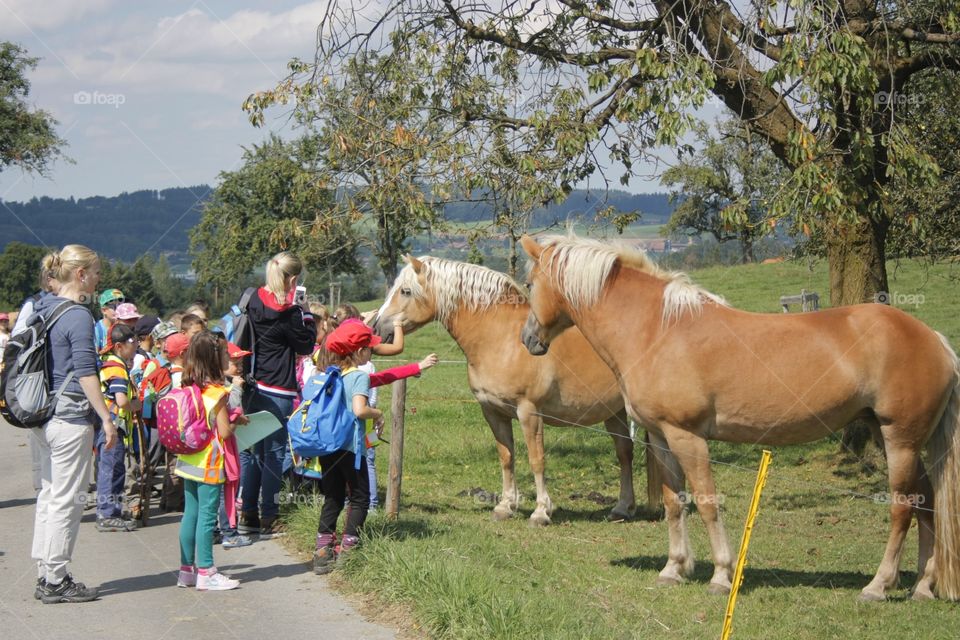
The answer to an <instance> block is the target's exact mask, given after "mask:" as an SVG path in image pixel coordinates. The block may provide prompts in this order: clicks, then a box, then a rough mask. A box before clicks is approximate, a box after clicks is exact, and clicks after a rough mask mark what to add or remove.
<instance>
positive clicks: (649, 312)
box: [574, 270, 666, 371]
mask: <svg viewBox="0 0 960 640" xmlns="http://www.w3.org/2000/svg"><path fill="white" fill-rule="evenodd" d="M665 286H666V285H665V283H664V282H662V281H661V280H659V279H657V278H654V277H653V276H650V275H648V274H645V273H639V272H635V271H631V270H623V271H621V272H619V273H618V274H617V276H616V277H615V278H612V279H611V280H610V282H609V283H608V284H607V286H606V288H605V289H604V292H603V293H602V294H601V296H600V299H599V300H598V301H597V302H596V304H594V305H592V306H590V307H588V308H584V309H581V310H579V311H578V312H576V314H575V317H574V321H575V322H576V324H577V326H578V327H579V328H580V331H581V333H583V335H584V337H585V338H586V339H587V341H588V342H589V343H590V344H591V345H592V346H593V348H594V350H595V351H596V352H597V354H599V355H600V357H601V359H603V360H604V361H605V362H606V363H607V364H608V365H609V366H610V367H611V368H612V369H613V370H614V371H621V370H626V369H627V368H630V367H632V366H633V364H634V363H635V362H636V358H637V357H638V355H640V354H642V353H644V352H646V351H647V350H648V349H651V348H654V346H655V344H656V343H657V340H658V339H659V337H660V335H659V334H660V331H661V324H660V318H661V314H662V311H663V290H664V287H665Z"/></svg>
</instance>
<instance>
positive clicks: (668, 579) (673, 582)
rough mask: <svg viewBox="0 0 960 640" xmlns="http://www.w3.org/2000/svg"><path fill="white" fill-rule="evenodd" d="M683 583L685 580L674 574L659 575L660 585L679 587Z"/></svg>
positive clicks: (658, 582)
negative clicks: (675, 576)
mask: <svg viewBox="0 0 960 640" xmlns="http://www.w3.org/2000/svg"><path fill="white" fill-rule="evenodd" d="M681 584H683V581H682V580H681V579H680V578H674V577H673V576H657V586H658V587H678V586H680V585H681Z"/></svg>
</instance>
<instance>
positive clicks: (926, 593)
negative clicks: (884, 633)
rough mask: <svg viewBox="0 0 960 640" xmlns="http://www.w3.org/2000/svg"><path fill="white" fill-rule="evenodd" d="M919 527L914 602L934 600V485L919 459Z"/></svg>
mask: <svg viewBox="0 0 960 640" xmlns="http://www.w3.org/2000/svg"><path fill="white" fill-rule="evenodd" d="M917 475H918V478H917V506H916V508H915V509H914V511H915V512H916V514H917V526H918V528H919V529H920V548H919V554H918V556H917V584H916V585H914V587H913V599H914V600H932V599H933V598H934V595H933V584H934V580H935V576H934V564H933V536H934V528H933V485H932V484H930V478H929V477H928V476H927V470H926V469H925V468H924V466H923V461H922V460H920V459H919V458H918V459H917Z"/></svg>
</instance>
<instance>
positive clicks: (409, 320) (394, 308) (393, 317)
mask: <svg viewBox="0 0 960 640" xmlns="http://www.w3.org/2000/svg"><path fill="white" fill-rule="evenodd" d="M404 260H406V262H407V264H406V266H404V267H403V269H401V270H400V273H398V274H397V279H396V280H394V282H393V286H392V287H391V288H390V293H388V294H387V299H386V300H384V301H383V306H381V307H380V310H379V311H378V312H377V316H376V320H375V322H374V330H375V331H376V332H377V334H378V335H380V336H381V337H383V338H386V337H387V336H388V334H391V333H393V324H394V322H395V321H400V322H402V323H403V331H404V333H410V332H412V331H416V330H417V329H419V328H420V327H422V326H423V325H425V324H427V323H428V322H431V321H432V320H433V319H434V318H435V317H436V315H437V309H436V304H435V302H434V298H433V296H432V295H429V294H428V288H427V287H426V286H425V280H424V271H425V269H426V268H427V267H426V265H425V263H424V262H423V261H421V260H418V259H417V258H414V257H413V256H405V257H404Z"/></svg>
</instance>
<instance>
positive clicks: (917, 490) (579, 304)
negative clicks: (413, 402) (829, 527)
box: [522, 236, 960, 600]
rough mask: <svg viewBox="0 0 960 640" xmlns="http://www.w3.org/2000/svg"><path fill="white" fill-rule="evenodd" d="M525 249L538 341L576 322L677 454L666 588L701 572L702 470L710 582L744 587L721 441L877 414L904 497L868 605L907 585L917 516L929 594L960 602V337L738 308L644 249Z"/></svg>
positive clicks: (801, 434)
mask: <svg viewBox="0 0 960 640" xmlns="http://www.w3.org/2000/svg"><path fill="white" fill-rule="evenodd" d="M522 244H523V247H524V249H525V250H526V252H527V253H528V254H529V255H530V257H531V258H532V261H531V264H530V270H529V281H530V286H531V292H530V296H531V297H530V316H529V317H528V319H527V323H526V324H525V325H524V329H523V332H522V340H523V342H524V344H525V345H526V346H527V349H528V350H530V352H531V353H535V354H542V353H545V352H546V353H549V352H551V351H552V350H553V346H552V345H556V344H557V340H559V339H560V337H561V336H562V335H563V331H564V330H565V329H567V328H569V327H571V326H573V325H576V327H578V328H579V329H580V331H582V332H583V335H584V336H585V337H586V338H587V340H588V341H589V342H590V344H591V345H593V348H594V349H595V350H596V351H597V353H598V354H600V357H601V358H602V359H603V360H604V362H606V363H607V364H608V365H609V366H610V368H611V369H613V372H614V374H615V375H616V376H617V379H618V381H619V383H620V387H621V389H622V391H623V394H624V397H625V399H626V404H627V411H628V413H629V414H630V416H631V417H632V418H633V419H634V420H637V421H638V422H641V423H643V424H644V425H646V426H648V427H649V431H650V434H651V439H652V442H653V444H654V446H657V445H661V446H664V447H668V448H669V453H667V452H666V451H665V450H663V454H662V455H661V456H660V457H661V459H660V461H661V463H663V464H664V465H665V466H666V470H665V471H664V477H665V479H664V505H665V507H666V514H667V521H668V525H669V533H670V551H669V559H668V561H667V565H666V567H665V568H664V569H663V571H661V573H660V577H659V579H658V581H659V582H661V583H665V584H672V583H677V582H680V581H682V580H683V579H684V578H686V577H688V576H689V575H690V572H691V570H692V568H693V556H692V554H691V552H690V547H689V542H688V541H687V534H686V529H685V523H684V521H683V518H682V512H683V509H682V503H683V502H684V500H683V496H682V495H681V494H682V492H683V490H684V480H683V474H686V477H687V478H689V480H690V485H691V488H692V490H693V497H694V500H695V501H696V504H697V506H698V510H699V512H700V515H701V517H702V518H703V521H704V524H705V525H706V528H707V531H708V534H709V536H710V545H711V548H712V551H713V561H714V565H715V570H714V574H713V578H712V579H711V581H710V590H711V591H715V592H726V591H728V590H729V587H730V577H731V569H732V567H731V564H732V557H731V555H730V549H729V547H728V545H727V539H726V535H725V533H724V530H723V526H722V524H721V522H720V513H719V511H718V508H717V500H716V491H715V488H714V482H713V477H712V475H711V473H710V458H709V451H708V448H707V440H725V441H728V442H745V443H751V444H763V445H781V444H796V443H802V442H809V441H813V440H816V439H819V438H823V437H824V436H826V435H828V434H830V433H832V432H835V431H837V430H839V429H842V428H843V427H844V426H845V425H846V424H848V423H849V422H851V421H852V420H854V419H857V418H861V419H865V420H867V421H868V422H869V423H870V424H871V425H872V428H873V431H874V435H875V436H876V437H877V438H878V441H881V442H882V443H883V446H884V449H885V451H886V457H887V463H888V466H889V470H888V473H889V481H890V493H891V496H892V500H891V502H892V504H891V507H890V522H891V532H890V536H889V539H888V542H887V546H886V550H885V552H884V555H883V560H882V562H881V563H880V567H879V569H878V571H877V574H876V576H875V577H874V578H873V580H872V581H871V582H870V583H869V584H868V585H867V586H866V587H865V588H864V589H863V591H862V592H861V598H862V599H865V600H881V599H884V598H885V597H886V591H887V590H888V589H890V588H891V587H893V586H895V585H896V583H897V579H898V575H899V565H900V553H901V549H902V546H903V541H904V538H905V536H906V533H907V530H908V529H909V527H910V523H911V518H912V516H914V515H915V516H916V517H917V520H918V524H919V536H920V547H919V569H918V574H917V575H918V579H917V583H916V585H915V586H914V588H913V597H914V598H915V599H925V598H932V597H933V590H934V589H935V590H936V592H937V594H938V595H940V596H941V597H945V598H949V599H951V600H956V599H958V597H960V556H958V555H957V553H958V551H960V549H958V542H960V500H958V498H960V429H958V422H960V419H958V417H960V412H958V407H960V395H958V380H960V371H958V367H957V356H956V354H955V353H954V352H953V350H952V349H951V348H950V345H949V343H948V342H947V340H946V338H944V337H943V336H942V335H940V334H938V333H937V332H935V331H933V330H931V329H930V328H928V327H927V326H926V325H924V324H923V323H922V322H920V321H919V320H916V319H914V318H912V317H911V316H909V315H907V314H906V313H903V312H901V311H899V310H897V309H894V308H891V307H888V306H886V305H882V304H862V305H855V306H851V307H842V308H838V309H829V310H826V311H820V312H817V313H804V314H796V315H793V314H790V315H783V314H757V313H747V312H744V311H738V310H736V309H731V308H729V307H727V306H726V304H725V303H724V302H723V301H722V300H721V299H719V298H717V297H716V296H713V295H711V294H709V293H707V292H706V291H704V290H703V289H701V288H699V287H697V286H695V285H693V284H692V283H691V282H690V280H689V279H688V278H687V277H686V276H685V275H684V274H679V273H667V272H664V271H661V270H660V269H659V268H658V267H657V266H656V265H655V264H654V263H653V262H652V261H651V260H650V259H649V258H648V257H647V256H646V255H645V254H643V253H641V252H638V251H635V250H631V249H627V248H618V247H614V246H611V245H609V244H604V243H601V242H598V241H595V240H585V239H578V238H576V237H569V238H549V239H545V240H544V243H543V244H542V245H541V244H538V243H537V242H535V241H534V240H533V239H531V238H529V237H526V236H525V237H524V238H523V240H522ZM548 349H549V351H547V350H548ZM925 445H926V448H927V453H928V456H929V461H930V464H931V473H930V475H929V477H928V476H927V473H926V470H925V469H924V465H923V462H922V461H921V457H920V454H921V449H922V448H923V447H924V446H925ZM931 480H932V482H931ZM934 499H935V501H934ZM931 507H933V508H932V509H931Z"/></svg>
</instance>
